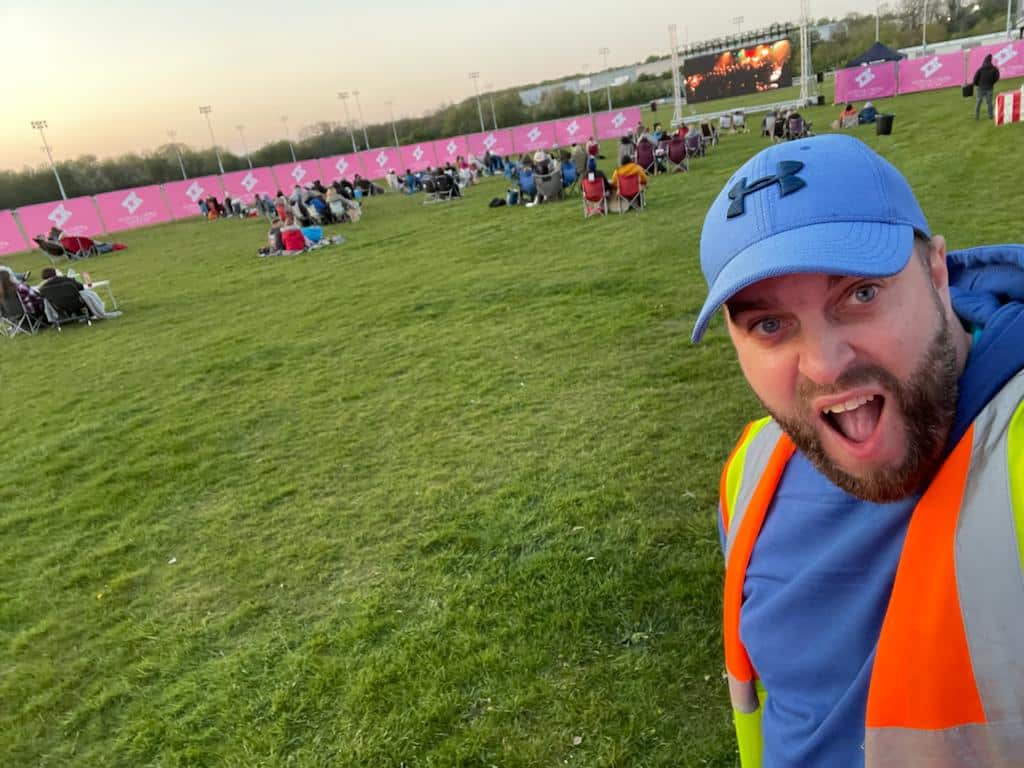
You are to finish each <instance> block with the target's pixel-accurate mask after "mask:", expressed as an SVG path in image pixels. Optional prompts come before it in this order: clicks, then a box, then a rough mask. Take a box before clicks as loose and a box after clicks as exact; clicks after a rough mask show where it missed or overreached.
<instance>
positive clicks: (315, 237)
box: [259, 212, 345, 256]
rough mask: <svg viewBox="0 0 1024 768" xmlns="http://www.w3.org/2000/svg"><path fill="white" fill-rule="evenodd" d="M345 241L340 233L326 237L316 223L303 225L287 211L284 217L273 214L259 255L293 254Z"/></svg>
mask: <svg viewBox="0 0 1024 768" xmlns="http://www.w3.org/2000/svg"><path fill="white" fill-rule="evenodd" d="M343 242H345V238H344V237H342V236H341V235H335V236H334V237H332V238H327V237H326V236H325V235H324V229H323V227H321V226H316V225H303V224H302V222H301V221H299V220H298V219H297V218H296V217H295V215H294V214H292V213H291V212H288V213H286V214H285V216H284V218H283V219H282V218H279V217H277V216H275V217H274V218H273V220H272V221H271V222H270V230H269V231H268V232H267V245H266V247H264V248H260V249H259V254H260V256H293V255H295V254H297V253H302V252H304V251H311V250H315V249H317V248H321V247H323V246H326V245H331V244H337V243H343Z"/></svg>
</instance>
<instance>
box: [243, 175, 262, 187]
mask: <svg viewBox="0 0 1024 768" xmlns="http://www.w3.org/2000/svg"><path fill="white" fill-rule="evenodd" d="M259 183H260V182H259V180H258V179H257V178H256V177H255V176H253V175H252V171H249V172H248V173H247V174H245V178H244V179H242V186H243V187H245V191H246V192H252V188H253V187H255V186H256V185H257V184H259Z"/></svg>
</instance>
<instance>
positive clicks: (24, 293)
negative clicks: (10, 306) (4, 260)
mask: <svg viewBox="0 0 1024 768" xmlns="http://www.w3.org/2000/svg"><path fill="white" fill-rule="evenodd" d="M14 296H17V297H18V298H20V299H21V303H22V305H23V306H24V307H25V311H26V312H27V313H28V314H30V315H31V316H32V317H35V318H42V317H43V316H44V314H43V297H42V296H40V295H39V291H37V290H36V289H35V288H33V287H32V286H30V285H28V284H26V283H25V282H24V281H23V280H18V279H16V277H15V275H14V273H13V272H12V271H11V270H10V269H8V268H7V267H0V304H6V303H7V302H8V301H9V300H10V299H11V298H13V297H14Z"/></svg>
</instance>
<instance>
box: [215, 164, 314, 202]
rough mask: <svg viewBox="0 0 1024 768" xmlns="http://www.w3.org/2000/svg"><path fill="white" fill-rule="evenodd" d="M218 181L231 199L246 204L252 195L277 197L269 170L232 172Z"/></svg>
mask: <svg viewBox="0 0 1024 768" xmlns="http://www.w3.org/2000/svg"><path fill="white" fill-rule="evenodd" d="M220 180H221V182H222V183H223V184H224V189H225V190H227V193H228V194H229V195H231V197H232V199H235V200H244V201H245V202H246V203H251V202H252V200H253V195H257V194H259V195H270V196H271V197H274V196H276V195H277V190H278V186H277V183H276V182H275V181H274V176H273V174H272V173H271V172H270V168H253V169H251V170H246V171H233V172H232V173H225V174H224V175H223V176H221V177H220ZM311 181H312V179H311ZM293 186H294V185H293ZM282 191H283V190H282Z"/></svg>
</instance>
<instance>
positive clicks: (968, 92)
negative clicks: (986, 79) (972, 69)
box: [960, 83, 974, 99]
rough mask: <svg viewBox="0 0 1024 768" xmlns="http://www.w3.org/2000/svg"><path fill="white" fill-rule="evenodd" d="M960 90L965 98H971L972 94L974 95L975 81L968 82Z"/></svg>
mask: <svg viewBox="0 0 1024 768" xmlns="http://www.w3.org/2000/svg"><path fill="white" fill-rule="evenodd" d="M960 92H961V93H962V94H963V95H964V98H965V99H966V98H969V97H970V96H973V95H974V83H968V84H967V85H965V86H964V87H963V88H962V89H960Z"/></svg>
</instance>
